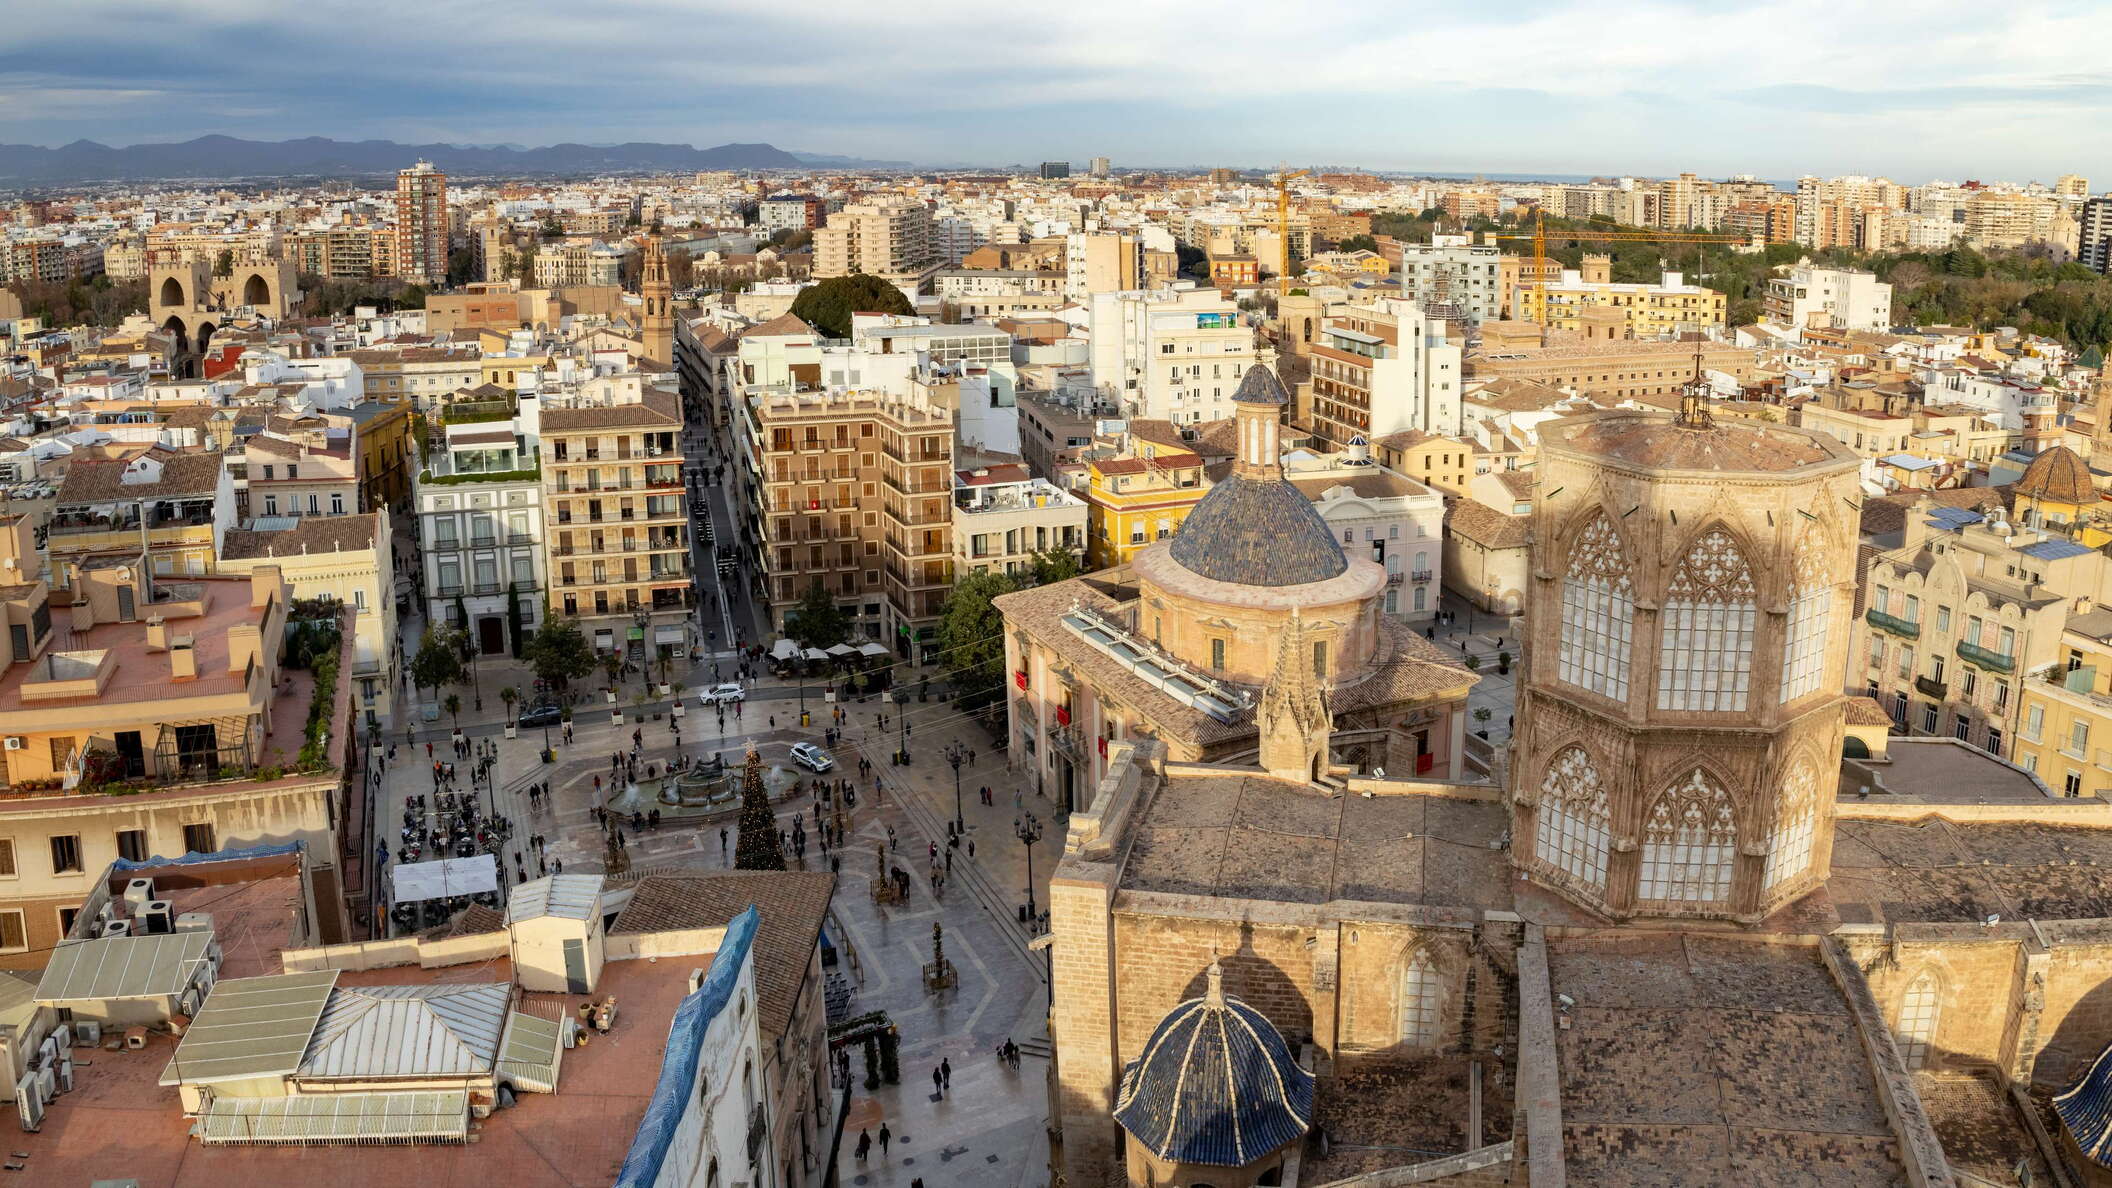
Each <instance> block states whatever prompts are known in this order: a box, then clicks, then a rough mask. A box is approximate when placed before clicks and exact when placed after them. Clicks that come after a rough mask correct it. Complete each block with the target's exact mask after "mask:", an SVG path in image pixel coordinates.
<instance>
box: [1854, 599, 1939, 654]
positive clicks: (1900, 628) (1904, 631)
mask: <svg viewBox="0 0 2112 1188" xmlns="http://www.w3.org/2000/svg"><path fill="white" fill-rule="evenodd" d="M1863 618H1864V619H1865V620H1866V621H1867V622H1868V623H1869V624H1870V625H1871V626H1872V627H1875V628H1877V629H1878V630H1879V631H1889V632H1891V633H1892V634H1894V635H1897V636H1899V637H1900V638H1901V639H1920V638H1921V624H1919V623H1916V622H1912V621H1910V620H1907V619H1895V618H1893V617H1892V616H1891V615H1888V614H1886V613H1885V612H1883V611H1881V610H1878V609H1877V608H1876V607H1871V608H1870V609H1869V610H1867V611H1864V612H1863ZM1961 654H1962V653H1961Z"/></svg>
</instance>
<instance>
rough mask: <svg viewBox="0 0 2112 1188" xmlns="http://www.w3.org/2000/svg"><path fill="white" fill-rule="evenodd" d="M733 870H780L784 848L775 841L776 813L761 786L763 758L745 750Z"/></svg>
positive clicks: (783, 863) (782, 864)
mask: <svg viewBox="0 0 2112 1188" xmlns="http://www.w3.org/2000/svg"><path fill="white" fill-rule="evenodd" d="M733 868H734V869H735V870H783V869H785V851H784V849H783V848H782V847H780V846H779V845H778V843H777V814H776V813H775V812H772V811H771V809H770V793H769V790H768V789H766V788H764V787H763V757H762V756H761V755H760V754H758V753H757V752H756V750H755V748H753V747H750V748H749V749H748V766H747V768H746V769H745V770H744V771H742V772H741V824H740V840H739V841H738V842H736V843H735V845H734V849H733Z"/></svg>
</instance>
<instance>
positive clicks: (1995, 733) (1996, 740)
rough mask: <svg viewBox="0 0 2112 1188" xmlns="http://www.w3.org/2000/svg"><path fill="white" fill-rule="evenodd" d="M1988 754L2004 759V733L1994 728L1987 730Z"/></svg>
mask: <svg viewBox="0 0 2112 1188" xmlns="http://www.w3.org/2000/svg"><path fill="white" fill-rule="evenodd" d="M1987 753H1988V754H1990V755H1993V756H1994V757H1995V758H1997V759H2000V758H2002V757H2003V756H2002V732H2001V731H2000V730H1997V729H1995V728H1994V727H1993V726H1990V727H1988V728H1987Z"/></svg>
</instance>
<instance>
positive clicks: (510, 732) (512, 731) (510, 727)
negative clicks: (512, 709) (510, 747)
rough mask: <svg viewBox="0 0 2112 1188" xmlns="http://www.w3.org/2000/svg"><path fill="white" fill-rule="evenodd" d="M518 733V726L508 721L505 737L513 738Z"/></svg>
mask: <svg viewBox="0 0 2112 1188" xmlns="http://www.w3.org/2000/svg"><path fill="white" fill-rule="evenodd" d="M518 734H519V728H518V727H516V726H515V725H514V724H513V723H511V722H508V723H506V737H507V738H513V737H516V736H517V735H518Z"/></svg>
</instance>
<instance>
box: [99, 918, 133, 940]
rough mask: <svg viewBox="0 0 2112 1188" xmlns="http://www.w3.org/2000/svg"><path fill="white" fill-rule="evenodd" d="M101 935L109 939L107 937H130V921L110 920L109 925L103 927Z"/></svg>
mask: <svg viewBox="0 0 2112 1188" xmlns="http://www.w3.org/2000/svg"><path fill="white" fill-rule="evenodd" d="M103 935H104V936H106V937H109V936H131V935H132V921H130V920H112V921H110V922H109V923H107V924H105V925H103Z"/></svg>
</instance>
